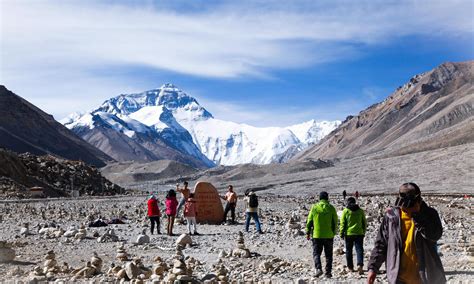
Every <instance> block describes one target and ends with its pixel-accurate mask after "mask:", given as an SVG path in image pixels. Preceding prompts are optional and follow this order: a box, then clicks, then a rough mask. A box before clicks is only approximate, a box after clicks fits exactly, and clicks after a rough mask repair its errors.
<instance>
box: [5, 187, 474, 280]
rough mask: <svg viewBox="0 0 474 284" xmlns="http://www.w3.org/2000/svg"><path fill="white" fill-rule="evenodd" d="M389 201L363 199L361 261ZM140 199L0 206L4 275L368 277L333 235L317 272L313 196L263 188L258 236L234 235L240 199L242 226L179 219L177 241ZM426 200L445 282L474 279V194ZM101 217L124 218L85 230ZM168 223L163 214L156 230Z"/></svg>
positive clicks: (86, 277)
mask: <svg viewBox="0 0 474 284" xmlns="http://www.w3.org/2000/svg"><path fill="white" fill-rule="evenodd" d="M162 196H164V194H160V197H161V198H162ZM393 199H394V197H393V196H386V197H375V196H374V197H367V196H365V197H362V198H361V199H360V200H359V203H360V204H361V206H362V208H364V209H365V210H366V212H367V216H368V218H367V220H368V226H369V228H368V233H367V235H366V239H365V255H366V257H365V265H366V264H367V263H366V262H367V259H368V256H369V254H370V250H371V248H372V247H373V241H374V238H375V235H376V230H377V228H378V225H379V220H380V217H381V216H382V214H383V212H384V210H385V208H386V207H387V206H388V205H389V203H390V201H393ZM145 200H146V197H144V196H142V197H115V198H109V199H104V198H95V199H94V198H89V199H80V200H50V201H41V202H20V201H15V202H2V203H0V214H1V215H0V221H1V227H2V230H1V232H0V240H2V242H0V261H3V262H4V263H0V278H1V279H2V280H11V281H12V282H13V281H16V280H21V281H27V283H37V282H38V281H46V280H48V281H60V280H64V281H73V280H76V281H83V282H85V281H87V282H88V283H89V282H90V281H95V283H97V282H115V281H130V282H131V283H161V282H163V281H164V282H173V281H174V280H181V281H183V282H185V281H195V282H205V283H216V282H217V281H221V282H223V283H225V282H230V281H237V282H238V281H252V282H260V283H270V282H274V283H276V282H286V283H288V282H294V283H310V282H313V281H321V280H323V281H326V282H328V283H329V282H331V283H332V282H337V283H354V282H356V283H363V282H365V278H366V272H365V274H364V275H358V274H357V273H353V272H349V271H348V270H347V269H346V268H345V266H344V264H345V257H344V246H343V242H342V240H340V239H339V237H336V238H335V242H334V264H333V278H332V279H324V278H322V279H318V278H315V276H314V267H313V261H312V257H311V243H310V242H309V241H307V240H306V238H305V234H304V226H305V219H306V216H307V214H308V210H309V208H310V206H311V204H312V203H313V202H314V201H315V199H314V198H313V197H309V196H307V197H298V198H296V197H289V196H274V195H263V193H262V194H261V198H260V211H261V212H260V213H261V221H262V224H263V230H264V232H265V233H264V234H262V235H260V234H257V233H256V232H255V226H254V225H253V224H252V225H251V226H252V227H251V232H250V233H243V234H241V233H239V232H241V231H244V225H243V222H244V219H243V217H244V215H243V208H242V206H243V204H242V203H243V202H240V204H239V205H238V212H239V214H238V223H239V224H237V225H198V231H199V233H200V234H201V235H199V236H189V235H184V234H185V233H186V232H187V229H186V226H185V225H176V226H175V234H177V236H173V237H170V236H166V235H149V228H148V220H147V219H146V217H145V215H146V212H145V209H146V204H145ZM330 200H331V202H332V203H333V204H335V205H336V208H337V210H338V211H340V210H342V208H343V205H342V200H341V199H337V198H336V197H335V196H334V195H331V196H330ZM425 200H426V201H427V202H428V203H429V204H430V205H432V206H434V207H435V208H437V209H438V211H439V212H440V215H441V218H442V222H443V226H444V234H443V237H442V239H441V240H440V242H439V252H440V254H441V255H442V261H443V265H444V267H445V270H446V272H447V278H448V280H449V282H451V283H458V282H459V281H468V282H469V281H473V280H474V278H473V276H472V271H473V268H474V249H473V248H474V246H473V240H472V234H471V230H472V225H473V224H472V218H469V217H468V216H470V215H471V214H472V209H471V208H472V201H471V199H470V198H465V197H462V196H459V197H452V196H451V197H449V196H429V197H425ZM161 208H163V206H162V205H161ZM99 217H101V218H102V220H104V221H106V220H111V219H114V218H116V219H120V220H123V221H124V222H125V224H110V225H107V226H105V227H97V228H94V227H88V224H89V223H90V222H91V221H93V220H96V219H97V218H99ZM165 222H166V221H165V219H162V224H161V227H162V230H161V231H162V232H163V231H165V230H164V224H165ZM182 234H183V235H182ZM13 253H15V254H16V257H15V258H14V260H12V259H11V258H12V257H13ZM354 254H355V252H354ZM354 257H355V256H354ZM323 262H324V258H323ZM378 279H379V280H382V281H383V280H385V279H386V277H385V275H384V274H382V275H379V276H378ZM463 283H465V282H463Z"/></svg>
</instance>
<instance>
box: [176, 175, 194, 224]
mask: <svg viewBox="0 0 474 284" xmlns="http://www.w3.org/2000/svg"><path fill="white" fill-rule="evenodd" d="M183 185H184V187H183V188H179V184H176V192H179V193H181V199H180V200H179V205H178V210H176V217H177V218H179V212H180V211H181V207H183V205H184V203H185V202H186V200H187V199H188V198H189V194H190V193H191V191H190V190H189V188H188V182H187V181H185V182H183Z"/></svg>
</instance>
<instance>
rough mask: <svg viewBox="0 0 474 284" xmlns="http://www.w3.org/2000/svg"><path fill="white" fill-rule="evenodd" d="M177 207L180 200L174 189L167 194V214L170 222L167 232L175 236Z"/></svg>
mask: <svg viewBox="0 0 474 284" xmlns="http://www.w3.org/2000/svg"><path fill="white" fill-rule="evenodd" d="M176 207H178V200H177V199H176V192H175V191H174V190H172V189H170V191H168V194H167V195H166V216H167V217H168V224H167V227H166V229H167V230H166V232H167V233H168V236H174V234H173V225H174V218H175V216H176Z"/></svg>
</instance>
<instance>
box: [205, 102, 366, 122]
mask: <svg viewBox="0 0 474 284" xmlns="http://www.w3.org/2000/svg"><path fill="white" fill-rule="evenodd" d="M199 103H200V104H201V105H202V106H204V107H205V108H206V109H207V110H208V111H209V112H210V113H212V115H213V116H214V117H215V118H218V119H222V120H228V121H235V122H240V123H246V124H249V125H252V126H258V127H268V126H279V127H286V126H291V125H295V124H299V123H302V122H304V121H308V120H311V119H316V120H342V119H344V118H345V117H346V116H347V115H350V114H352V115H354V114H358V113H359V111H360V110H361V109H363V108H365V107H367V106H368V104H367V103H366V102H364V101H361V100H350V101H339V102H332V103H330V104H329V103H327V104H321V105H310V106H291V107H288V106H272V107H262V106H253V105H249V104H245V105H244V104H242V103H238V102H218V101H207V100H205V99H204V100H203V99H199Z"/></svg>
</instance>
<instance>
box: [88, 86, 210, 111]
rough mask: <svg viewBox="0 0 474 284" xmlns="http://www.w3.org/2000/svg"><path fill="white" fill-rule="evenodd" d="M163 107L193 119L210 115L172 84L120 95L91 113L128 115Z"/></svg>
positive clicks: (194, 100)
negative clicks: (148, 108)
mask: <svg viewBox="0 0 474 284" xmlns="http://www.w3.org/2000/svg"><path fill="white" fill-rule="evenodd" d="M147 106H163V107H165V108H167V109H169V110H170V111H172V112H173V113H176V112H178V111H179V112H183V111H184V112H187V113H193V114H192V115H188V116H190V117H192V118H195V119H202V118H204V119H207V118H211V117H212V115H211V114H210V113H209V112H208V111H207V110H206V109H204V108H203V107H202V106H201V105H199V103H198V102H197V100H196V99H195V98H193V97H191V96H189V95H188V94H186V93H185V92H184V91H183V90H181V89H179V88H178V87H177V86H176V85H174V84H172V83H166V84H163V85H162V86H161V87H160V88H158V89H153V90H148V91H145V92H141V93H133V94H121V95H119V96H116V97H113V98H111V99H108V100H106V101H105V102H104V103H103V104H102V105H101V106H100V107H99V108H98V109H96V110H95V111H93V112H98V111H103V112H108V113H112V114H120V115H129V114H132V113H134V112H136V111H138V110H140V109H141V108H143V107H147Z"/></svg>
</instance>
